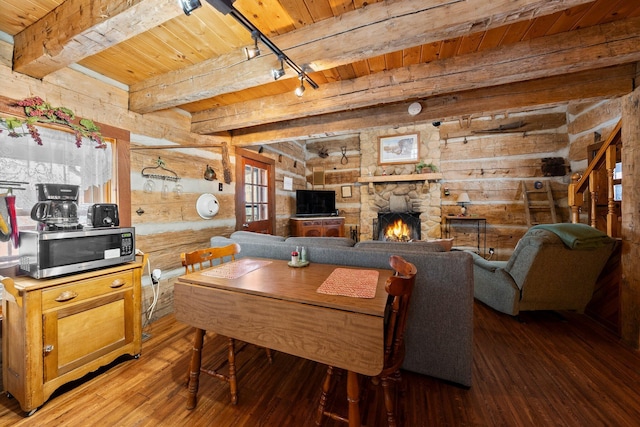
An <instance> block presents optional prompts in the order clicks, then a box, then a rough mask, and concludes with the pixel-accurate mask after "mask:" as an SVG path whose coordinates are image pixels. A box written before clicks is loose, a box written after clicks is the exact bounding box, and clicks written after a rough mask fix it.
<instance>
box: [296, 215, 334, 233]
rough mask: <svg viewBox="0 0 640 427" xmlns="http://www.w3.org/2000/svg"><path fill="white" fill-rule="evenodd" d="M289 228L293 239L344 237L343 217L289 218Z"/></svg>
mask: <svg viewBox="0 0 640 427" xmlns="http://www.w3.org/2000/svg"><path fill="white" fill-rule="evenodd" d="M289 228H290V232H291V235H292V236H295V237H344V217H341V216H321V217H309V218H291V219H290V220H289Z"/></svg>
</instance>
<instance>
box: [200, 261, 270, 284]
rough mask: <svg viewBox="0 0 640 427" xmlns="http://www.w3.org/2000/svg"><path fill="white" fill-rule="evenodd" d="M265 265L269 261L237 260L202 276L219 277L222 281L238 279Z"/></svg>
mask: <svg viewBox="0 0 640 427" xmlns="http://www.w3.org/2000/svg"><path fill="white" fill-rule="evenodd" d="M267 264H271V261H267V260H260V259H239V260H237V261H231V262H227V263H224V264H220V265H219V266H217V267H214V268H211V269H209V270H205V271H203V272H202V274H203V275H205V276H210V277H220V278H222V279H237V278H238V277H240V276H244V275H245V274H247V273H250V272H252V271H253V270H257V269H259V268H260V267H264V266H265V265H267Z"/></svg>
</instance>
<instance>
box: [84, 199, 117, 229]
mask: <svg viewBox="0 0 640 427" xmlns="http://www.w3.org/2000/svg"><path fill="white" fill-rule="evenodd" d="M87 223H88V224H89V225H90V226H91V227H94V228H97V227H117V226H118V225H120V217H119V216H118V205H116V204H114V203H96V204H95V205H92V206H91V207H90V208H89V210H88V211H87Z"/></svg>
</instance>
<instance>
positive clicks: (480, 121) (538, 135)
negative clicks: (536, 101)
mask: <svg viewBox="0 0 640 427" xmlns="http://www.w3.org/2000/svg"><path fill="white" fill-rule="evenodd" d="M515 123H519V125H520V127H518V128H517V129H510V128H511V127H514V126H515V125H514V124H515ZM565 125H566V112H565V110H564V109H563V108H555V109H547V110H539V111H534V112H529V113H522V114H513V115H508V116H504V115H501V116H494V117H479V118H470V119H462V120H459V121H455V122H446V123H443V124H442V126H441V127H440V138H441V143H440V149H441V156H442V157H441V166H442V172H443V175H444V181H443V185H442V187H443V193H444V188H447V189H448V190H449V193H450V195H449V196H446V195H444V194H443V196H442V205H443V206H442V214H443V216H446V215H450V214H453V215H457V214H458V213H459V212H460V208H459V206H457V204H456V198H457V196H458V195H459V194H460V193H462V192H466V193H467V194H469V198H470V199H471V203H470V204H469V205H468V213H467V214H468V215H477V216H479V217H483V218H486V219H487V248H490V247H491V248H495V250H496V253H495V255H494V257H493V259H500V260H505V259H508V258H509V257H510V256H511V253H512V252H513V249H514V248H515V245H516V243H517V242H518V240H520V238H521V237H522V236H523V235H524V233H525V232H526V231H527V220H526V216H525V209H524V202H523V197H522V181H523V180H525V181H527V182H531V184H530V185H529V187H530V188H533V182H534V181H537V180H544V179H548V180H549V183H550V184H551V188H552V191H553V196H554V200H555V201H556V211H557V214H558V221H563V222H565V221H567V220H568V218H569V216H568V209H567V204H566V198H567V184H568V183H569V176H570V172H567V174H566V175H565V176H558V177H548V178H546V177H544V176H543V172H542V159H543V158H545V157H562V158H564V159H566V158H567V153H568V142H569V141H568V136H567V133H566V127H565ZM497 129H505V130H504V131H493V130H497ZM540 219H541V221H540V222H550V221H551V219H550V215H549V218H548V219H545V218H544V217H541V218H540ZM475 238H476V236H475V234H473V235H471V234H467V235H465V234H463V235H459V234H457V235H456V241H455V242H454V245H455V246H471V247H473V246H475Z"/></svg>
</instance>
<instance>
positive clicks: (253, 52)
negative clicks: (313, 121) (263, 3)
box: [180, 0, 318, 96]
mask: <svg viewBox="0 0 640 427" xmlns="http://www.w3.org/2000/svg"><path fill="white" fill-rule="evenodd" d="M234 1H235V0H207V3H209V4H210V5H211V6H213V7H214V8H215V9H216V10H217V11H218V12H220V13H222V14H223V15H231V16H232V17H233V18H234V19H235V20H236V21H238V22H239V23H240V24H241V25H242V26H243V27H244V28H245V29H247V30H248V31H249V32H251V38H253V39H254V41H255V43H254V46H253V47H251V48H248V47H246V48H244V52H245V55H246V57H247V59H251V58H255V57H256V56H258V55H260V49H259V48H258V40H260V42H261V43H262V44H264V45H265V46H267V47H268V48H269V50H270V51H271V52H273V53H274V54H275V55H277V56H278V59H279V60H280V69H279V70H275V69H274V70H272V72H271V74H272V76H273V78H274V79H276V80H278V79H279V78H280V77H282V76H283V75H284V64H285V63H286V64H287V65H288V66H289V67H290V68H292V69H293V71H295V72H296V73H297V74H298V75H299V76H300V86H299V87H298V88H296V95H298V96H302V93H303V92H304V89H305V87H304V81H305V80H306V81H307V83H309V85H310V86H311V87H312V88H314V89H318V84H317V83H316V82H314V81H313V79H312V78H311V77H309V76H308V75H307V73H306V72H305V70H303V69H302V68H301V67H300V66H298V64H296V63H295V62H293V61H292V60H291V58H289V57H288V56H287V55H286V54H285V53H284V52H283V51H282V50H281V49H280V48H279V47H278V46H276V45H275V44H274V43H273V42H272V41H271V40H269V38H268V37H267V36H265V35H264V34H262V32H260V30H258V28H257V27H256V26H255V25H253V23H251V21H249V20H248V19H247V18H246V17H245V16H244V15H243V14H242V13H240V12H239V11H238V9H236V8H235V7H234V6H233V3H234ZM180 3H181V4H182V10H184V13H185V14H186V15H189V14H191V12H192V11H193V10H195V9H197V8H198V7H200V1H199V0H180Z"/></svg>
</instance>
